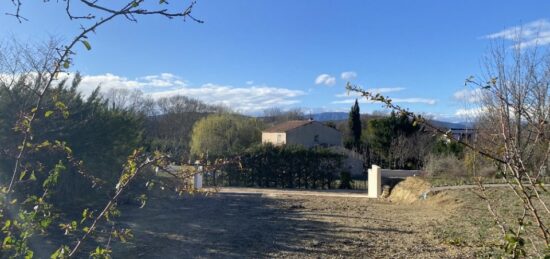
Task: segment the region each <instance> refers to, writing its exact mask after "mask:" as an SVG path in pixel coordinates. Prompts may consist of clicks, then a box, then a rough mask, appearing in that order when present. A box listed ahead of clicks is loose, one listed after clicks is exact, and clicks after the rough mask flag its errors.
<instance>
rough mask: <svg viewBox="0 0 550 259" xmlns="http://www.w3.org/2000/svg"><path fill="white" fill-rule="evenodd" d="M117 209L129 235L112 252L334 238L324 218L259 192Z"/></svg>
mask: <svg viewBox="0 0 550 259" xmlns="http://www.w3.org/2000/svg"><path fill="white" fill-rule="evenodd" d="M123 211H125V213H123V215H126V216H124V217H123V218H122V219H121V221H122V222H123V223H125V224H128V225H129V226H130V227H131V228H132V229H133V231H134V235H135V238H134V239H133V242H134V243H130V244H126V245H119V246H117V247H115V248H114V249H113V252H114V254H113V256H114V258H122V257H127V256H129V255H133V256H138V257H143V258H158V257H159V256H163V257H166V258H189V257H225V258H228V257H235V258H237V257H243V256H244V257H266V256H269V255H270V254H272V253H273V252H276V251H277V252H281V251H283V250H284V251H288V252H291V253H307V252H308V251H307V248H306V247H307V246H305V245H302V244H301V243H302V242H303V241H306V240H308V241H311V240H312V239H313V240H317V245H322V244H323V242H333V241H334V239H333V238H332V237H331V235H330V233H326V230H329V229H330V227H328V226H327V223H324V222H318V221H312V220H303V219H301V217H300V215H299V213H298V212H296V208H294V207H293V206H286V207H285V205H284V204H281V203H280V201H279V200H275V199H269V198H262V197H261V195H251V194H244V195H243V194H238V195H237V194H215V195H211V196H206V197H205V196H193V197H186V198H181V199H174V200H172V201H166V200H152V201H150V205H149V206H148V207H147V208H146V209H141V210H140V209H135V208H126V209H123ZM344 256H345V255H344Z"/></svg>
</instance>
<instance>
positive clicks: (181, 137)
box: [0, 74, 227, 203]
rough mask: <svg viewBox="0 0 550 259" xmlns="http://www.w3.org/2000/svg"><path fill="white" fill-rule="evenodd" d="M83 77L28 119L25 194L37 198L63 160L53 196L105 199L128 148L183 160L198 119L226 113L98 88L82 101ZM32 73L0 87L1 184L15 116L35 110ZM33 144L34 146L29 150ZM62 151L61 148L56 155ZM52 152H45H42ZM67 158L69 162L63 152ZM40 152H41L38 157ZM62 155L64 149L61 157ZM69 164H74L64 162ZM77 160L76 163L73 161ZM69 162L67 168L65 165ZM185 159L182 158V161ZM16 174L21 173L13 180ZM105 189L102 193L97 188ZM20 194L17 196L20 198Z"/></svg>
mask: <svg viewBox="0 0 550 259" xmlns="http://www.w3.org/2000/svg"><path fill="white" fill-rule="evenodd" d="M81 80H82V78H81V76H80V75H78V74H77V75H76V76H74V78H72V79H64V80H61V81H60V82H59V83H58V84H57V86H56V87H55V88H54V89H52V90H51V91H48V92H47V95H46V96H45V97H44V98H43V104H42V105H41V110H40V111H38V112H37V116H38V117H37V118H36V119H35V121H34V128H35V129H37V130H34V131H33V139H32V141H29V148H30V150H36V151H35V152H32V151H31V152H29V154H27V155H26V156H25V161H24V167H25V168H28V172H25V173H24V174H22V176H21V177H22V180H23V182H25V183H28V184H25V188H24V189H22V188H19V187H18V186H15V188H16V190H17V191H18V192H19V193H21V194H22V195H23V193H38V192H40V190H41V189H42V186H40V185H39V184H38V183H42V182H43V181H44V179H45V178H46V177H47V175H48V172H45V171H41V170H42V168H54V167H55V165H57V164H60V162H62V164H63V165H64V166H63V169H64V170H63V172H61V174H60V177H59V180H58V184H57V185H56V187H55V188H56V189H55V194H54V196H53V197H54V198H56V199H59V200H63V201H64V202H74V203H76V202H80V201H82V200H87V201H90V200H96V198H97V197H98V196H100V197H107V196H108V195H109V192H110V191H111V188H110V186H114V184H115V183H116V182H117V181H118V178H119V177H120V172H121V170H122V166H123V165H124V163H125V161H126V159H127V157H128V155H129V154H131V152H132V150H134V149H137V148H140V147H143V148H145V149H147V150H150V151H154V150H161V151H164V152H167V153H169V154H170V155H171V156H172V157H173V158H174V161H175V162H182V161H184V158H186V157H188V156H189V148H190V147H189V142H190V135H191V134H190V132H191V131H192V127H193V125H194V124H195V122H196V121H198V120H200V119H201V118H204V117H206V116H208V115H209V114H212V113H222V112H226V111H227V109H226V108H224V107H219V106H211V105H207V104H204V103H202V102H200V101H198V100H195V99H191V98H188V97H184V96H174V97H169V98H161V99H158V100H152V99H150V98H148V97H144V96H143V95H142V94H141V93H139V92H132V91H127V90H111V91H107V92H106V93H102V92H101V91H100V88H97V89H95V91H93V92H92V93H91V94H90V95H88V96H83V95H82V94H81V92H80V91H79V89H78V86H79V84H80V82H81ZM39 83H40V82H37V81H36V80H35V79H34V77H33V75H32V74H30V75H28V76H26V77H19V78H18V81H17V82H16V83H15V84H13V85H11V86H9V87H8V86H7V85H5V84H4V85H0V180H1V181H3V182H8V183H9V182H10V178H11V176H12V171H13V165H14V161H15V159H16V157H17V154H18V150H19V149H18V145H21V143H22V134H21V133H20V132H18V131H17V127H18V126H17V123H18V122H21V121H22V120H21V116H25V115H24V114H23V113H21V111H29V110H31V109H32V107H33V106H34V101H35V93H34V92H33V91H34V89H35V86H36V85H37V84H39ZM30 145H32V146H30ZM54 146H56V147H57V149H59V148H60V147H63V148H64V149H66V150H56V149H54V148H52V147H54ZM46 147H50V148H49V149H48V151H47V152H42V150H41V149H44V148H46ZM67 150H69V151H70V153H71V154H72V157H71V158H67V155H66V153H67V152H66V151H67ZM39 151H40V152H39ZM62 151H63V152H62ZM69 160H72V161H69ZM77 161H82V162H77ZM73 162H74V163H75V164H71V163H73ZM185 162H187V160H185ZM18 177H19V176H18ZM102 186H106V187H107V188H102ZM22 197H23V196H22Z"/></svg>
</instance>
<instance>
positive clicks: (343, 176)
mask: <svg viewBox="0 0 550 259" xmlns="http://www.w3.org/2000/svg"><path fill="white" fill-rule="evenodd" d="M352 182H353V180H352V179H351V174H350V172H347V171H343V172H341V173H340V186H339V188H340V189H351V183H352Z"/></svg>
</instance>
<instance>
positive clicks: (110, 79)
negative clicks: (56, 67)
mask: <svg viewBox="0 0 550 259" xmlns="http://www.w3.org/2000/svg"><path fill="white" fill-rule="evenodd" d="M73 76H74V75H71V74H69V75H67V74H65V75H64V77H69V78H72V77H73ZM252 83H253V82H252ZM247 84H248V82H247ZM97 86H101V90H102V91H108V90H109V89H113V88H123V89H129V90H140V91H142V92H144V93H145V94H146V95H149V96H151V97H153V98H155V99H157V98H162V97H169V96H174V95H185V96H188V97H192V98H196V99H199V100H202V101H204V102H206V103H209V104H223V105H226V106H229V107H231V108H233V109H235V110H237V111H240V112H244V113H253V112H258V111H261V110H264V109H267V108H270V107H276V106H289V105H293V104H297V103H300V102H301V101H300V100H299V97H300V96H303V95H306V93H305V92H304V91H301V90H292V89H287V88H282V87H272V86H264V85H261V86H245V87H234V86H229V85H220V84H213V83H208V84H203V85H200V86H191V85H189V84H188V83H186V81H185V80H183V79H182V78H181V77H179V76H176V75H173V74H169V73H162V74H159V75H149V76H144V77H138V78H136V79H128V78H126V77H122V76H117V75H114V74H110V73H107V74H103V75H86V76H83V77H82V82H81V84H80V86H79V89H80V91H81V92H82V93H83V94H84V95H88V94H90V93H91V92H92V91H93V90H94V89H95V88H96V87H97Z"/></svg>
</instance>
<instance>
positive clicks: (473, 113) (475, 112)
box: [455, 107, 487, 118]
mask: <svg viewBox="0 0 550 259" xmlns="http://www.w3.org/2000/svg"><path fill="white" fill-rule="evenodd" d="M486 111H487V109H486V108H484V107H477V108H470V109H458V110H456V112H455V116H458V117H463V118H475V117H479V116H480V115H481V114H483V113H484V112H486Z"/></svg>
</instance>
